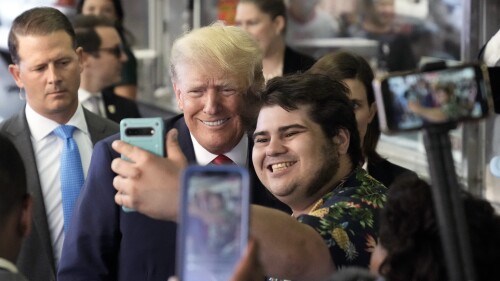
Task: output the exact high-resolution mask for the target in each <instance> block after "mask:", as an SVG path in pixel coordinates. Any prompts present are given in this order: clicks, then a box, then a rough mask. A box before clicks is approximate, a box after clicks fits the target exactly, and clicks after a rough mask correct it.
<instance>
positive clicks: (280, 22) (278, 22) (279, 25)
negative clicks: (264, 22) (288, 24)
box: [274, 16, 285, 35]
mask: <svg viewBox="0 0 500 281" xmlns="http://www.w3.org/2000/svg"><path fill="white" fill-rule="evenodd" d="M284 29H285V18H284V17H283V16H277V17H276V18H275V19H274V31H275V32H276V34H279V35H282V34H283V30H284Z"/></svg>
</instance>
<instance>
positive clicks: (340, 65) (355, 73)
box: [308, 52, 414, 187]
mask: <svg viewBox="0 0 500 281" xmlns="http://www.w3.org/2000/svg"><path fill="white" fill-rule="evenodd" d="M308 72H311V73H321V74H324V75H328V76H330V77H331V78H334V79H338V80H341V81H343V82H344V83H345V84H346V85H347V87H348V88H349V91H350V94H349V98H350V99H351V101H352V102H353V104H354V113H355V114H356V121H357V124H358V131H359V135H360V138H361V147H362V151H363V156H364V159H365V161H364V162H365V163H364V166H363V167H364V168H365V169H366V170H367V171H368V173H369V174H370V175H371V176H372V177H374V178H375V179H377V180H378V181H380V182H381V183H383V184H384V185H385V186H387V187H388V186H390V185H391V183H392V182H393V181H394V179H395V178H397V177H398V176H400V175H403V174H407V173H411V174H414V173H413V172H412V171H410V170H408V169H406V168H403V167H401V166H398V165H396V164H394V163H391V162H389V161H388V160H387V159H384V158H383V157H382V156H381V155H380V154H378V152H377V144H378V141H379V139H380V134H381V132H380V126H379V120H378V116H377V105H376V102H375V94H374V91H373V87H372V82H373V79H374V75H373V71H372V69H371V68H370V65H369V64H368V62H367V61H366V60H365V59H364V58H363V57H361V56H359V55H356V54H352V53H348V52H334V53H329V54H326V55H325V56H323V57H322V58H321V59H319V60H318V61H317V62H316V63H315V64H314V65H313V66H312V67H311V69H310V70H309V71H308Z"/></svg>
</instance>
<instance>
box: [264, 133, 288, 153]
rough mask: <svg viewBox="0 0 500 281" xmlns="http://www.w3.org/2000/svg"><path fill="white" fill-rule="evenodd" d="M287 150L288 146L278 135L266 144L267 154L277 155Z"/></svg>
mask: <svg viewBox="0 0 500 281" xmlns="http://www.w3.org/2000/svg"><path fill="white" fill-rule="evenodd" d="M286 151H287V149H286V146H285V145H284V144H283V142H282V140H281V139H280V138H278V137H271V138H270V140H269V144H268V145H267V146H266V156H277V155H280V154H283V153H285V152H286Z"/></svg>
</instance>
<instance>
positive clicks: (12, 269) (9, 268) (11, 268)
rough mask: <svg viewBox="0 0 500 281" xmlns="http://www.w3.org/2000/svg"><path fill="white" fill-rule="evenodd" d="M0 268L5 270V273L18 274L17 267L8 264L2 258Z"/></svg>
mask: <svg viewBox="0 0 500 281" xmlns="http://www.w3.org/2000/svg"><path fill="white" fill-rule="evenodd" d="M0 268H3V269H6V270H7V271H9V272H12V273H18V272H19V271H18V270H17V267H16V265H15V264H13V263H12V262H10V261H8V260H6V259H4V258H0Z"/></svg>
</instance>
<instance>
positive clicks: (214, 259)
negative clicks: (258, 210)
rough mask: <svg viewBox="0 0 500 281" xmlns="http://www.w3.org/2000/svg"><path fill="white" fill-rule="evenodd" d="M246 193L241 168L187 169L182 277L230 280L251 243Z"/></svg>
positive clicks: (193, 280)
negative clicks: (248, 240)
mask: <svg viewBox="0 0 500 281" xmlns="http://www.w3.org/2000/svg"><path fill="white" fill-rule="evenodd" d="M248 197H249V190H248V175H247V172H246V170H244V169H243V168H239V167H237V166H224V167H222V166H191V167H189V168H188V169H187V170H186V172H185V173H184V178H183V195H182V204H181V205H182V210H181V220H180V221H181V222H180V232H179V237H178V240H179V241H180V244H179V257H178V258H179V265H180V266H179V275H180V278H181V281H199V280H214V281H215V280H221V281H222V280H229V279H230V277H231V276H232V274H233V272H234V268H235V266H236V264H237V263H238V261H239V259H240V257H241V255H242V252H243V251H244V249H245V247H246V244H247V239H248V212H249V210H248V208H249V198H248Z"/></svg>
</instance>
